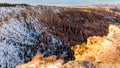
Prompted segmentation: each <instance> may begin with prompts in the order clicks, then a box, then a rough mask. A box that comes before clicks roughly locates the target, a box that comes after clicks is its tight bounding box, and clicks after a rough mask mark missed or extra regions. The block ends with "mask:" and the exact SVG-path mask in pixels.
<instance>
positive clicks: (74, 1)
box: [0, 0, 120, 5]
mask: <svg viewBox="0 0 120 68" xmlns="http://www.w3.org/2000/svg"><path fill="white" fill-rule="evenodd" d="M0 2H7V3H27V4H66V5H67V4H70V5H95V4H120V0H0Z"/></svg>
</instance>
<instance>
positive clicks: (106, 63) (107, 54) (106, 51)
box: [72, 24, 120, 68]
mask: <svg viewBox="0 0 120 68" xmlns="http://www.w3.org/2000/svg"><path fill="white" fill-rule="evenodd" d="M119 25H120V24H111V25H110V26H109V34H108V35H107V36H104V37H97V36H94V37H90V38H88V40H87V44H86V45H84V47H86V48H87V49H86V50H84V48H83V47H80V46H78V45H77V46H74V48H73V49H72V50H73V51H74V53H75V55H74V56H75V59H76V60H77V61H82V60H86V61H90V62H94V64H95V66H96V67H97V68H105V67H108V68H109V67H110V68H119V64H120V49H119V48H120V40H119V39H120V36H119V33H120V27H119ZM75 47H76V48H75ZM78 48H80V49H79V50H77V49H78ZM83 50H84V51H83Z"/></svg>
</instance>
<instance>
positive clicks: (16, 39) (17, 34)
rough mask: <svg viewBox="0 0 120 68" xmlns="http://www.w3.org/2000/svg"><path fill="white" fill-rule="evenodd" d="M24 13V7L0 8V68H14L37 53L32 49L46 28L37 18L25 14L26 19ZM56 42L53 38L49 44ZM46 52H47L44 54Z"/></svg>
mask: <svg viewBox="0 0 120 68" xmlns="http://www.w3.org/2000/svg"><path fill="white" fill-rule="evenodd" d="M24 11H27V9H26V8H25V7H1V8H0V68H6V67H8V68H14V67H15V66H16V65H18V64H21V63H24V62H26V61H28V60H30V58H31V57H32V56H34V55H35V54H36V53H37V51H34V50H33V49H32V48H33V47H34V46H35V45H36V42H38V41H40V40H41V39H40V37H42V35H41V33H42V32H46V30H47V27H46V26H45V25H44V24H43V23H42V22H41V21H39V20H38V19H37V18H35V17H33V16H30V14H29V12H26V13H27V14H28V19H26V18H25V17H24V14H22V13H23V12H24ZM57 11H58V10H57ZM55 12H56V11H55ZM56 42H57V40H56V39H55V38H54V37H53V38H52V41H51V43H52V44H55V43H56ZM36 48H37V47H36ZM37 49H38V50H40V49H41V48H37ZM49 51H50V50H49ZM46 52H48V51H45V52H44V54H46Z"/></svg>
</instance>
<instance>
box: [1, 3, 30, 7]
mask: <svg viewBox="0 0 120 68" xmlns="http://www.w3.org/2000/svg"><path fill="white" fill-rule="evenodd" d="M17 5H19V6H29V5H28V4H24V3H23V4H10V3H0V7H15V6H17Z"/></svg>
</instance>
